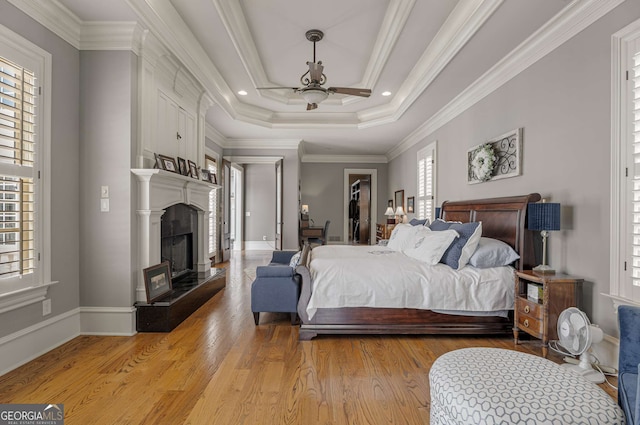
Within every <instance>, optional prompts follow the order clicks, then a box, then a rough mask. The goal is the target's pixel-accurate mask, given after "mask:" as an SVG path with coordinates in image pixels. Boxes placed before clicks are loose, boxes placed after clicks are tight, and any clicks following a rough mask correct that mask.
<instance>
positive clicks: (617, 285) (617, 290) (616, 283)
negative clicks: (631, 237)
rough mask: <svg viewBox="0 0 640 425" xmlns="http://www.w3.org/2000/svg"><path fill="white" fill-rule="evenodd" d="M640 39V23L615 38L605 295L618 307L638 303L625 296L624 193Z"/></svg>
mask: <svg viewBox="0 0 640 425" xmlns="http://www.w3.org/2000/svg"><path fill="white" fill-rule="evenodd" d="M638 37H640V20H637V21H635V22H633V23H632V24H630V25H628V26H627V27H625V28H623V29H622V30H620V31H618V32H617V33H615V34H614V35H613V36H612V37H611V179H610V181H611V190H610V193H611V200H610V202H611V206H610V229H609V234H610V237H609V238H610V239H609V294H602V295H605V296H607V297H609V298H611V299H612V301H613V303H614V306H615V307H616V308H617V306H618V305H620V304H635V305H640V304H639V303H638V302H636V301H633V300H631V299H629V298H626V297H624V296H622V295H621V294H624V293H625V292H626V291H625V290H624V285H625V283H624V282H625V281H626V276H625V272H624V261H625V259H624V258H623V257H624V253H623V245H622V244H624V243H626V236H627V235H626V234H623V230H624V229H625V227H626V226H625V223H624V220H625V219H626V211H625V207H624V205H623V204H622V202H623V201H624V200H625V196H624V195H623V192H622V191H623V190H625V187H626V177H625V176H626V173H625V168H626V163H627V158H626V157H625V152H626V147H625V146H624V143H626V141H627V139H626V136H625V134H624V132H623V123H624V122H625V117H624V113H625V111H626V110H627V106H626V105H625V101H626V96H625V95H624V94H623V91H624V90H625V86H626V84H627V81H626V69H625V67H624V65H625V64H626V62H627V59H626V57H627V43H629V42H630V41H631V40H633V39H635V38H638Z"/></svg>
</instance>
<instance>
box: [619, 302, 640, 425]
mask: <svg viewBox="0 0 640 425" xmlns="http://www.w3.org/2000/svg"><path fill="white" fill-rule="evenodd" d="M618 323H619V325H620V352H619V354H618V369H619V371H618V404H620V407H622V410H623V411H624V414H625V415H626V416H627V424H628V425H639V424H640V400H639V399H638V393H640V387H639V384H638V372H639V369H640V308H638V307H631V306H628V305H621V306H620V307H618Z"/></svg>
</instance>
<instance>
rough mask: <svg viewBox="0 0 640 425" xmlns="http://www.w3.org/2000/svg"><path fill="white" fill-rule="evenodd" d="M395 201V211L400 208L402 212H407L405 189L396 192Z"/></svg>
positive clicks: (394, 194)
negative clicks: (405, 207)
mask: <svg viewBox="0 0 640 425" xmlns="http://www.w3.org/2000/svg"><path fill="white" fill-rule="evenodd" d="M393 201H394V202H395V209H396V210H397V209H398V207H402V211H405V212H406V210H405V209H404V189H403V190H396V191H395V192H394V193H393Z"/></svg>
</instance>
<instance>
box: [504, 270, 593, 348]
mask: <svg viewBox="0 0 640 425" xmlns="http://www.w3.org/2000/svg"><path fill="white" fill-rule="evenodd" d="M581 292H582V279H580V278H577V277H575V276H569V275H565V274H538V273H536V272H533V271H531V270H525V271H521V272H520V271H516V276H515V296H516V299H515V309H514V326H513V338H514V340H515V343H516V344H518V343H519V340H518V336H519V334H520V331H524V332H526V333H528V334H529V335H531V336H533V337H535V338H538V339H541V340H542V355H543V356H544V357H547V352H548V347H549V340H550V339H552V340H553V339H558V333H557V322H558V316H560V313H562V311H563V310H565V309H566V308H568V307H579V306H580V295H581ZM528 295H531V296H528ZM536 298H537V299H536Z"/></svg>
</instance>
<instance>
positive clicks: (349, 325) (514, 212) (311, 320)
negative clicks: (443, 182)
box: [297, 193, 541, 340]
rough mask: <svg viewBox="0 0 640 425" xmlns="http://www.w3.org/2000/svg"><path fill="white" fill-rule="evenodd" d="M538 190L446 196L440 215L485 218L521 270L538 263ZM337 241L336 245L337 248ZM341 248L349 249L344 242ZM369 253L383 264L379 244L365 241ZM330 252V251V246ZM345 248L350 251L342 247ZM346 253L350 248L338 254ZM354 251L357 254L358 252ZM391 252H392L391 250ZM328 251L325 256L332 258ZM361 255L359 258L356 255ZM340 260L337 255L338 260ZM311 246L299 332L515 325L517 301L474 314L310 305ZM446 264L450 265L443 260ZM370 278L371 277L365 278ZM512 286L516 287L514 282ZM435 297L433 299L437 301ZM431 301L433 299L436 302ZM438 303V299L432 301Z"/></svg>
mask: <svg viewBox="0 0 640 425" xmlns="http://www.w3.org/2000/svg"><path fill="white" fill-rule="evenodd" d="M540 199H541V198H540V195H539V194H537V193H532V194H529V195H523V196H512V197H502V198H488V199H478V200H471V201H447V202H444V203H443V204H442V211H441V218H442V219H443V220H447V221H460V222H462V223H469V222H482V236H483V237H488V238H492V239H498V240H500V241H503V242H505V243H506V244H508V245H509V246H511V247H512V248H513V249H514V250H515V251H516V252H517V253H518V254H519V255H520V260H518V261H517V262H516V263H515V265H514V266H515V268H517V269H519V270H524V269H530V268H532V267H533V265H535V254H534V237H535V234H534V233H533V232H531V231H529V230H527V229H526V220H527V218H526V212H527V205H528V204H529V203H532V202H537V201H539V200H540ZM337 247H338V246H336V248H337ZM340 249H346V247H341V248H340ZM365 250H367V251H368V253H369V255H371V256H374V257H376V258H377V259H376V260H375V261H374V262H372V263H371V264H372V267H373V264H380V263H381V261H382V257H387V254H380V255H376V254H375V252H376V251H383V250H382V249H380V248H378V247H373V246H372V247H365ZM326 252H329V251H326ZM344 252H345V253H346V252H347V251H344ZM334 255H338V256H339V257H343V258H347V257H348V256H350V255H351V254H348V255H347V254H344V255H343V254H342V253H338V254H334ZM354 255H355V254H354ZM390 255H393V254H390ZM330 257H331V256H330V255H327V256H326V260H327V261H330ZM353 261H359V260H355V259H354V260H353ZM338 262H339V260H336V264H337V263H338ZM310 263H311V255H310V250H309V249H308V248H307V247H305V249H304V250H303V253H302V256H301V263H300V265H299V266H298V267H297V272H298V273H299V274H300V275H301V276H302V288H301V294H300V300H299V302H298V314H299V316H300V319H301V326H300V332H299V338H300V339H301V340H309V339H312V338H314V337H316V336H317V335H319V334H467V335H473V334H483V335H486V334H510V333H511V332H512V327H513V314H512V313H513V312H512V309H513V306H512V305H511V306H510V309H509V310H508V314H504V313H505V312H504V311H501V312H500V313H497V312H496V313H495V314H494V313H482V312H476V313H474V315H468V314H458V313H457V312H454V311H449V309H442V308H435V307H434V308H431V309H423V308H379V307H353V306H347V307H333V306H332V307H322V306H314V305H312V304H311V305H310V303H312V299H313V297H312V295H313V289H314V282H313V280H312V271H311V270H310V268H309V267H310ZM384 264H386V265H383V266H377V267H380V268H381V271H380V273H384V270H387V269H388V273H391V274H393V273H398V270H397V269H395V270H394V268H393V266H392V265H389V264H387V263H384ZM440 266H442V267H440V268H441V269H442V268H446V267H448V266H445V265H440ZM365 283H369V282H365ZM511 289H512V290H513V287H511ZM434 302H435V301H434ZM432 304H433V303H432ZM433 305H435V304H433Z"/></svg>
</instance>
